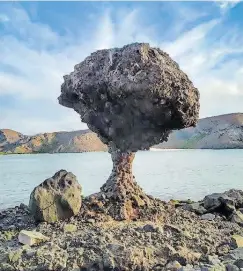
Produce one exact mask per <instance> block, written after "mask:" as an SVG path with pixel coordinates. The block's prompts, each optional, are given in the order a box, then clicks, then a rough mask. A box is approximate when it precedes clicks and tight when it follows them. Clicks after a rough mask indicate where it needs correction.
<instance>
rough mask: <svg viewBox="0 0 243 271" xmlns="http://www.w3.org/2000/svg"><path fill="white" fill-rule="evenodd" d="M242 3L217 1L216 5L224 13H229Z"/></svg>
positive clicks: (238, 0) (237, 0)
mask: <svg viewBox="0 0 243 271" xmlns="http://www.w3.org/2000/svg"><path fill="white" fill-rule="evenodd" d="M240 1H242V0H231V1H221V0H218V1H215V2H216V4H217V5H218V6H219V8H220V9H221V11H222V13H225V12H227V11H228V10H229V9H231V8H233V7H235V6H236V5H237V4H238V3H239V2H240Z"/></svg>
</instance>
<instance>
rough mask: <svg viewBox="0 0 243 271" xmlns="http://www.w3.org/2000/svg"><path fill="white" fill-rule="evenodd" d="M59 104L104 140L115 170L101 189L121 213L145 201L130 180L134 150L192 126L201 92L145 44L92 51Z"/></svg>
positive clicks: (67, 77) (63, 91)
mask: <svg viewBox="0 0 243 271" xmlns="http://www.w3.org/2000/svg"><path fill="white" fill-rule="evenodd" d="M59 103H60V104H61V105H64V106H66V107H70V108H73V109H74V110H75V111H76V112H78V113H79V114H80V116H81V120H82V121H83V122H85V123H87V125H88V127H89V128H90V129H91V130H92V131H94V132H96V133H97V134H98V136H99V137H100V139H101V140H102V141H103V143H105V144H107V145H108V147H109V152H110V153H111V155H112V160H113V171H112V174H111V176H110V178H109V180H108V181H107V183H106V184H105V185H104V186H103V187H102V188H101V190H102V191H103V192H105V193H107V194H108V198H110V197H113V199H119V201H120V202H122V207H121V213H122V215H121V217H126V212H127V211H126V210H128V209H129V210H130V211H129V212H130V213H133V212H135V213H136V210H131V209H134V207H135V209H136V206H137V203H138V202H139V204H143V205H144V204H147V203H148V200H147V197H146V195H145V194H144V193H143V192H142V189H141V188H139V187H138V185H137V184H136V183H134V182H133V175H132V170H131V169H132V160H133V158H134V152H136V151H137V150H143V149H149V147H150V146H153V145H155V144H158V143H160V142H163V141H166V140H167V138H168V136H169V134H170V132H171V131H172V130H174V129H181V128H184V127H190V126H195V125H196V122H197V119H198V114H199V92H198V90H197V89H196V88H195V87H194V86H193V84H192V82H191V81H190V80H189V78H188V77H187V75H186V74H185V73H184V72H183V71H181V70H180V68H179V65H178V64H177V63H176V62H175V61H173V60H172V59H171V58H170V57H169V55H168V54H167V53H165V52H163V51H162V50H160V49H158V48H152V47H150V46H149V44H145V43H134V44H130V45H127V46H124V47H122V48H113V49H109V50H99V51H97V52H95V53H93V54H91V55H90V56H89V57H87V58H86V59H85V60H84V61H83V62H81V63H80V64H78V65H76V66H75V67H74V71H73V72H71V73H70V75H65V76H64V83H63V84H62V87H61V95H60V97H59ZM134 195H135V196H136V197H137V199H135V200H134ZM124 206H125V207H124Z"/></svg>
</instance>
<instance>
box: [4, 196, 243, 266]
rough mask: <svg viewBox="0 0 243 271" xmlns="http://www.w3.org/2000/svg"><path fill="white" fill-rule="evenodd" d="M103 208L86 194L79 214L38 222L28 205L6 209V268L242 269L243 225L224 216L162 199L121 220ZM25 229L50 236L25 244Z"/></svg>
mask: <svg viewBox="0 0 243 271" xmlns="http://www.w3.org/2000/svg"><path fill="white" fill-rule="evenodd" d="M88 203H89V207H91V206H93V208H90V209H89V210H87V209H86V207H87V206H88ZM99 207H100V208H99V209H98V206H97V205H96V206H95V205H94V203H93V202H92V200H91V198H86V199H84V202H83V204H82V207H81V212H80V213H79V214H78V215H77V216H75V217H72V218H70V219H66V220H65V221H57V222H55V223H46V222H41V223H39V224H38V225H36V223H35V221H34V220H33V219H32V217H31V216H30V213H29V210H28V208H27V206H24V205H23V204H22V205H21V206H16V207H15V208H11V209H7V210H2V211H0V271H7V270H8V271H23V270H24V271H34V270H35V271H43V270H45V271H48V270H49V271H84V270H87V271H99V270H100V271H106V270H113V271H135V270H136V271H152V270H153V271H163V270H165V271H167V270H168V271H169V270H170V271H175V270H180V271H229V270H238V271H240V268H241V266H242V260H243V247H242V246H241V243H240V242H238V245H236V243H235V242H233V239H235V238H236V237H237V238H242V237H243V227H241V226H240V225H238V224H237V223H234V222H232V221H227V219H226V218H225V217H224V216H221V215H219V214H215V218H214V219H213V220H205V219H202V217H201V216H199V215H197V214H195V213H193V212H189V211H186V210H183V209H182V208H177V207H176V206H175V204H174V203H172V202H169V203H165V202H162V201H161V200H157V201H156V209H153V208H147V214H146V216H141V217H140V219H136V220H130V221H128V220H124V221H116V220H114V219H113V218H112V217H111V216H110V215H109V214H107V213H106V212H104V210H105V209H104V208H102V202H100V203H99ZM21 229H25V230H31V231H33V230H35V231H37V232H40V233H42V234H43V235H45V236H47V237H49V238H50V239H49V240H48V241H46V242H43V243H39V244H36V245H33V246H26V245H24V246H23V245H21V244H20V243H19V242H18V234H19V232H20V230H21ZM67 229H69V230H67ZM70 229H71V230H70Z"/></svg>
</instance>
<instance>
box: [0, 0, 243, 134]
mask: <svg viewBox="0 0 243 271" xmlns="http://www.w3.org/2000/svg"><path fill="white" fill-rule="evenodd" d="M131 42H149V43H150V45H152V46H156V47H160V48H161V49H162V50H164V51H166V52H167V53H169V54H170V56H171V57H172V58H173V59H175V60H176V61H177V62H178V63H179V65H180V67H181V69H182V70H184V71H185V72H186V73H187V74H188V76H189V77H190V79H191V80H192V81H193V83H194V85H195V86H196V87H197V88H198V89H199V91H200V94H201V99H200V102H201V110H200V117H207V116H212V115H218V114H226V113H231V112H243V2H0V128H10V129H14V130H17V131H20V132H22V133H25V134H35V133H39V132H51V131H58V130H77V129H84V128H86V125H85V124H83V123H81V122H80V119H79V116H78V115H77V114H76V113H75V112H74V111H72V110H71V109H68V108H65V107H62V106H60V105H59V104H58V102H57V97H58V96H59V93H60V86H61V84H62V82H63V79H62V76H63V75H64V74H68V73H70V72H71V71H72V70H73V67H74V65H75V64H77V63H79V62H81V61H82V60H83V59H84V58H85V57H86V56H88V55H89V54H90V53H91V52H93V51H95V50H97V49H103V48H110V47H120V46H123V45H125V44H128V43H131Z"/></svg>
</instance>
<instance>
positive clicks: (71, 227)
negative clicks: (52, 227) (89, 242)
mask: <svg viewBox="0 0 243 271" xmlns="http://www.w3.org/2000/svg"><path fill="white" fill-rule="evenodd" d="M63 230H64V232H75V231H77V226H76V225H74V224H65V225H64V227H63Z"/></svg>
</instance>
